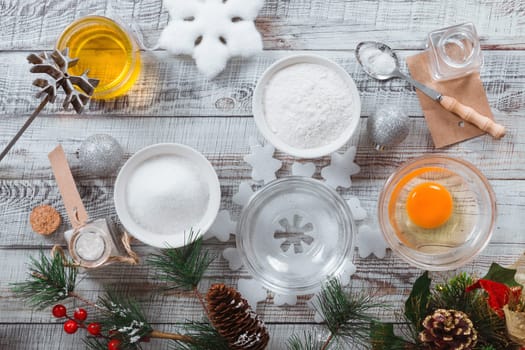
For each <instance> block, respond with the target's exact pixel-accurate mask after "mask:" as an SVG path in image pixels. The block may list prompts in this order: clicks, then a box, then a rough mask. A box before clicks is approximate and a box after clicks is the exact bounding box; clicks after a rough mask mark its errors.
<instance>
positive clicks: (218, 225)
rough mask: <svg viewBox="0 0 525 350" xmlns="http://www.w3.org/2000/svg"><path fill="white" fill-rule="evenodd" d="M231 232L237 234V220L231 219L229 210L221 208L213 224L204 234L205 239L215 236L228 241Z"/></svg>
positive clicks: (222, 240)
mask: <svg viewBox="0 0 525 350" xmlns="http://www.w3.org/2000/svg"><path fill="white" fill-rule="evenodd" d="M230 234H235V221H233V220H232V219H231V217H230V212H229V211H228V210H221V211H220V212H219V214H217V218H216V219H215V222H214V223H213V225H212V226H211V227H210V229H209V230H208V232H206V234H205V235H204V239H210V238H212V237H215V238H217V239H218V240H219V241H221V242H228V240H229V239H230Z"/></svg>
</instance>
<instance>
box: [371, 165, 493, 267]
mask: <svg viewBox="0 0 525 350" xmlns="http://www.w3.org/2000/svg"><path fill="white" fill-rule="evenodd" d="M378 215H379V224H380V226H381V230H382V232H383V235H384V237H385V239H386V241H387V243H388V244H389V245H390V248H391V249H392V250H393V251H394V252H396V253H397V254H398V255H399V256H400V257H401V258H403V259H404V260H405V261H407V262H408V263H410V264H411V265H413V266H416V267H418V268H421V269H426V270H430V271H445V270H453V269H456V268H458V267H461V266H463V265H464V264H466V263H467V262H469V261H471V260H472V259H474V257H475V256H476V255H478V254H479V253H480V252H481V251H482V250H483V249H484V248H485V246H486V245H487V244H488V242H489V240H490V237H491V236H492V232H493V230H494V223H495V219H496V200H495V195H494V191H493V190H492V187H491V186H490V184H489V182H488V180H487V179H486V178H485V176H484V175H483V174H482V173H481V172H480V171H479V170H478V169H477V168H476V167H475V166H474V165H472V164H470V163H468V162H466V161H464V160H460V159H455V158H450V157H447V156H441V155H428V156H423V157H420V158H417V159H414V160H412V161H409V162H407V163H405V164H404V165H402V166H401V167H400V168H399V169H398V170H397V171H396V172H395V173H393V174H392V175H391V176H390V178H389V179H388V180H387V181H386V183H385V185H384V187H383V190H382V191H381V194H380V196H379V207H378Z"/></svg>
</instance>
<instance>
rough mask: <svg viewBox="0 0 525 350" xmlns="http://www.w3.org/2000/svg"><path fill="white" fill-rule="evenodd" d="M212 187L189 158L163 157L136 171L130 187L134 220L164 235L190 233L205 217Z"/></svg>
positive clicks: (129, 203)
mask: <svg viewBox="0 0 525 350" xmlns="http://www.w3.org/2000/svg"><path fill="white" fill-rule="evenodd" d="M209 197H210V194H209V188H208V186H207V184H206V183H205V182H204V181H203V180H202V179H201V176H200V173H199V171H198V170H197V167H195V166H194V165H193V164H192V163H191V162H190V161H189V160H188V159H186V158H184V157H181V156H176V155H162V156H158V157H155V158H152V159H149V160H146V161H145V162H144V163H142V164H141V165H140V166H138V167H137V169H135V172H134V173H133V174H132V175H131V177H130V180H129V183H128V187H127V193H126V198H127V205H128V209H129V211H130V214H131V216H132V218H133V219H134V220H135V221H136V222H137V224H139V225H140V226H142V227H143V228H145V229H147V230H149V231H151V232H153V233H156V234H163V235H172V234H177V233H180V232H188V231H189V230H190V229H191V228H192V226H194V225H196V224H198V223H199V222H200V220H201V219H202V217H203V216H204V214H205V212H206V210H207V208H208V202H209Z"/></svg>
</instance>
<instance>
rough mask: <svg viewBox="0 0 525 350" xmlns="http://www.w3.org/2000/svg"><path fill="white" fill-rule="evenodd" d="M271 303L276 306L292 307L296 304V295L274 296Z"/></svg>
mask: <svg viewBox="0 0 525 350" xmlns="http://www.w3.org/2000/svg"><path fill="white" fill-rule="evenodd" d="M273 303H274V304H275V305H277V306H284V305H289V306H293V305H295V304H297V295H284V294H275V295H274V296H273Z"/></svg>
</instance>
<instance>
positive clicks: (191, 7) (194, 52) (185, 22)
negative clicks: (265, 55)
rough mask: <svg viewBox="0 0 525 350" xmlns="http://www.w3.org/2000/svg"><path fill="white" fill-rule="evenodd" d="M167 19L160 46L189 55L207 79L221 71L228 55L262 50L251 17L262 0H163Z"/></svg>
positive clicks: (172, 51) (259, 38)
mask: <svg viewBox="0 0 525 350" xmlns="http://www.w3.org/2000/svg"><path fill="white" fill-rule="evenodd" d="M164 5H165V6H166V8H167V9H168V11H169V15H170V21H169V23H168V25H167V26H166V28H165V29H164V30H163V32H162V34H161V36H160V39H159V44H158V45H159V47H161V48H164V49H167V50H168V51H169V52H171V53H173V54H175V55H191V56H193V58H194V59H195V63H196V64H197V68H198V69H199V71H201V72H202V73H203V74H204V75H206V76H207V77H208V78H213V77H215V76H216V75H217V74H219V73H220V72H222V71H223V70H224V68H225V67H226V64H227V63H228V60H229V59H230V57H233V56H243V57H247V56H252V55H254V54H256V53H258V52H261V51H262V48H263V45H262V38H261V35H260V34H259V32H258V31H257V28H256V27H255V23H254V20H255V18H256V17H257V14H258V13H259V11H260V9H261V8H262V6H263V5H264V0H164Z"/></svg>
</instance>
